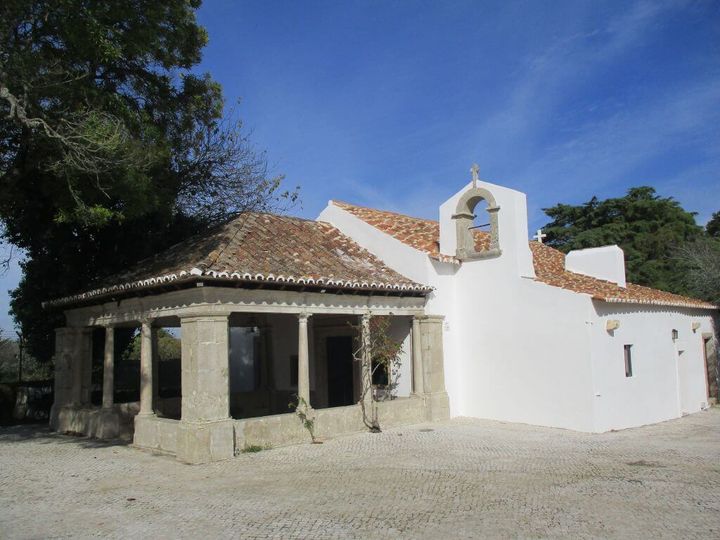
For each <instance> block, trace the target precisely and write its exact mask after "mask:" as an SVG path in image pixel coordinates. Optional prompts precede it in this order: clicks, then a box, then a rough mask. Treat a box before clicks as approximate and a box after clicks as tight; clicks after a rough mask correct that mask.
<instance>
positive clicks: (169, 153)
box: [0, 0, 297, 358]
mask: <svg viewBox="0 0 720 540" xmlns="http://www.w3.org/2000/svg"><path fill="white" fill-rule="evenodd" d="M199 5H200V1H199V0H164V1H162V2H157V1H156V0H103V1H102V2H101V1H93V0H6V1H5V2H2V3H0V222H1V224H2V226H1V227H0V228H2V229H3V230H2V234H3V236H4V238H5V240H7V241H8V242H9V243H11V244H13V245H15V246H17V247H18V248H20V249H21V250H23V252H24V254H25V260H24V262H23V263H22V268H23V279H22V281H21V283H20V286H19V287H18V289H16V290H15V291H14V292H13V300H12V309H13V313H14V315H15V318H16V320H17V321H18V323H19V324H20V326H21V328H22V332H23V334H24V335H25V336H26V337H27V340H28V347H29V349H30V351H31V353H32V354H35V355H36V356H37V357H38V358H47V357H49V355H50V354H51V343H52V328H53V327H54V326H58V325H60V318H59V316H58V315H57V314H52V313H50V314H49V313H47V312H45V311H43V310H42V309H41V307H40V304H41V302H42V301H44V300H48V299H52V298H56V297H59V296H64V295H66V294H70V293H72V292H77V291H78V290H83V289H87V288H88V287H89V286H91V285H92V284H94V283H96V282H98V281H100V280H102V278H103V277H105V276H108V275H110V274H113V273H115V272H118V271H119V270H121V269H124V268H126V267H127V266H129V265H131V264H132V263H133V262H135V261H137V260H139V259H141V258H144V257H146V256H149V255H152V254H154V253H156V252H157V251H158V250H161V249H163V248H164V247H166V246H168V245H170V244H172V243H174V242H177V241H180V240H182V239H183V238H184V237H186V236H187V235H189V234H190V233H196V232H198V231H202V229H203V228H204V227H207V226H210V225H212V224H214V223H217V222H219V221H223V220H225V219H228V218H229V217H231V216H233V215H236V214H237V213H240V212H242V211H245V210H248V209H254V210H271V209H278V208H280V209H281V208H283V207H284V206H285V205H286V204H291V203H292V202H294V200H295V197H296V195H297V193H296V192H281V191H280V190H279V187H280V182H281V180H282V177H281V176H276V177H271V176H269V175H268V170H267V164H266V159H265V155H264V154H263V153H260V152H257V151H256V150H255V149H254V148H253V146H252V145H251V144H250V141H249V140H248V138H247V136H246V135H245V134H244V132H243V131H242V124H241V122H240V121H239V119H238V117H237V116H236V115H235V114H234V112H233V111H231V112H230V113H228V114H226V115H224V114H225V113H224V102H223V97H222V91H221V88H220V85H219V84H218V83H217V82H215V81H214V80H213V79H212V78H211V77H210V76H209V75H207V74H204V75H203V74H196V73H193V72H191V71H190V70H191V68H192V67H193V66H194V65H196V64H197V63H198V62H199V61H200V55H201V51H202V48H203V46H204V45H205V44H206V42H207V34H206V32H205V30H204V29H203V28H202V27H201V26H199V25H198V24H197V21H196V18H195V10H196V9H197V8H198V7H199Z"/></svg>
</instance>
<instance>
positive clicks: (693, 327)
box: [692, 321, 700, 333]
mask: <svg viewBox="0 0 720 540" xmlns="http://www.w3.org/2000/svg"><path fill="white" fill-rule="evenodd" d="M698 330H700V323H699V322H697V321H695V322H694V323H692V331H693V333H695V332H697V331H698Z"/></svg>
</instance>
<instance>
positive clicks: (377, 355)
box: [353, 316, 403, 433]
mask: <svg viewBox="0 0 720 540" xmlns="http://www.w3.org/2000/svg"><path fill="white" fill-rule="evenodd" d="M353 328H355V330H356V331H357V332H358V335H359V336H360V340H359V341H358V347H357V349H356V350H355V351H354V352H353V359H354V360H355V362H357V363H358V364H360V371H361V373H363V376H362V378H361V383H360V407H361V409H362V416H363V423H364V424H365V427H367V428H368V429H369V430H370V431H372V432H373V433H379V432H380V431H381V429H380V421H379V418H378V410H377V403H378V402H379V401H384V400H387V399H393V398H394V397H395V390H396V389H397V383H398V379H399V376H400V356H401V355H402V352H403V349H402V342H400V341H397V340H394V339H392V337H391V336H390V332H389V330H390V318H389V317H385V316H374V317H369V318H368V319H367V320H365V321H363V322H362V323H361V324H360V325H359V326H354V327H353Z"/></svg>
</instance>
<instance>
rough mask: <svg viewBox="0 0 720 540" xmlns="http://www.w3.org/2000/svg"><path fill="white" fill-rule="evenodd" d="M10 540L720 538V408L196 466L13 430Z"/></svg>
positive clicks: (447, 431) (486, 429)
mask: <svg viewBox="0 0 720 540" xmlns="http://www.w3.org/2000/svg"><path fill="white" fill-rule="evenodd" d="M0 475H1V476H0V537H1V538H47V537H68V536H73V537H116V538H119V537H122V538H129V537H132V538H147V537H153V538H178V537H182V538H200V537H202V538H216V537H231V536H232V537H242V538H265V537H278V538H301V537H312V538H346V537H350V538H367V537H385V538H396V537H404V538H417V537H422V538H447V537H460V538H463V537H573V538H582V537H633V538H637V537H643V538H651V537H653V538H654V537H683V538H689V537H704V538H705V537H707V538H719V537H720V409H713V410H710V411H706V412H702V413H698V414H695V415H692V416H689V417H685V418H682V419H680V420H674V421H671V422H666V423H663V424H659V425H655V426H650V427H644V428H638V429H632V430H626V431H621V432H617V433H606V434H602V435H589V434H581V433H574V432H570V431H564V430H557V429H547V428H537V427H530V426H525V425H517V424H505V423H500V422H491V421H483V420H470V419H456V420H453V421H450V422H446V423H443V424H427V425H422V426H413V427H409V428H403V429H395V430H388V431H386V432H384V433H382V434H369V433H364V434H359V435H356V436H351V437H346V438H341V439H336V440H331V441H327V442H326V443H325V444H323V445H309V444H308V445H304V446H295V447H288V448H278V449H272V450H267V451H263V452H259V453H256V454H242V455H241V456H239V457H238V458H236V459H234V460H231V461H226V462H223V463H215V464H211V465H203V466H188V465H182V464H180V463H177V462H176V461H175V460H174V459H172V458H169V457H162V456H151V455H149V454H146V453H143V452H141V451H139V450H135V449H133V448H131V447H128V446H123V445H119V444H117V445H113V444H102V443H99V442H97V441H91V440H87V439H77V438H72V437H67V436H60V435H56V434H52V433H50V432H49V431H47V429H44V428H37V427H35V428H31V427H22V428H4V429H0Z"/></svg>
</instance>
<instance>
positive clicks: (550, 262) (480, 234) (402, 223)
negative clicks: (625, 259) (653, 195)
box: [331, 201, 717, 309]
mask: <svg viewBox="0 0 720 540" xmlns="http://www.w3.org/2000/svg"><path fill="white" fill-rule="evenodd" d="M331 202H332V204H334V205H335V206H337V207H339V208H342V209H343V210H346V211H347V212H349V213H351V214H353V215H354V216H356V217H358V218H360V219H362V220H363V221H365V222H366V223H368V224H370V225H372V226H373V227H375V228H377V229H379V230H381V231H383V232H384V233H387V234H389V235H390V236H393V237H394V238H396V239H398V240H400V241H401V242H403V243H405V244H407V245H409V246H411V247H413V248H415V249H417V250H419V251H423V252H425V253H427V254H428V255H430V256H431V257H433V258H435V259H440V260H448V261H452V260H453V259H454V257H448V256H443V255H441V254H440V226H439V224H438V222H437V221H432V220H429V219H421V218H414V217H410V216H405V215H402V214H396V213H394V212H386V211H383V210H374V209H372V208H365V207H362V206H356V205H352V204H348V203H345V202H340V201H331ZM474 234H475V246H476V248H477V249H487V247H488V245H489V243H490V234H489V233H487V232H484V231H475V233H474ZM530 249H531V251H532V255H533V265H534V267H535V274H536V279H537V280H538V281H540V282H542V283H545V284H547V285H551V286H553V287H560V288H562V289H566V290H569V291H573V292H577V293H582V294H589V295H590V296H592V297H593V298H595V299H596V300H602V301H605V302H620V303H634V304H656V305H664V306H676V307H696V308H703V309H716V308H717V306H714V305H712V304H710V303H708V302H704V301H702V300H698V299H696V298H689V297H686V296H680V295H677V294H672V293H669V292H665V291H660V290H657V289H651V288H649V287H643V286H640V285H635V284H633V283H628V284H627V287H620V286H619V285H617V284H615V283H612V282H610V281H605V280H602V279H597V278H594V277H591V276H585V275H583V274H577V273H575V272H570V271H568V270H565V254H564V253H562V252H560V251H558V250H556V249H554V248H551V247H550V246H546V245H544V244H540V243H539V242H535V241H531V242H530Z"/></svg>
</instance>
